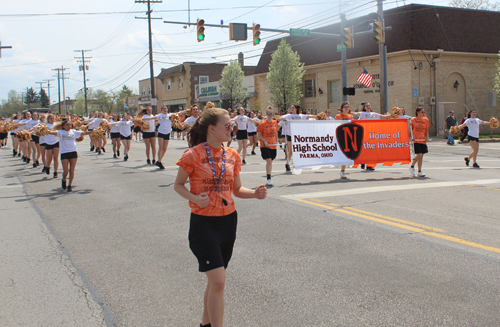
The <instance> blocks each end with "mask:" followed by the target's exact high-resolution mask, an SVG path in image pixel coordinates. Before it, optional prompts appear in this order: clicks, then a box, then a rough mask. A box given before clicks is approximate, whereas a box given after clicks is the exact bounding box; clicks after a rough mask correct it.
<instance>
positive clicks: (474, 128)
mask: <svg viewBox="0 0 500 327" xmlns="http://www.w3.org/2000/svg"><path fill="white" fill-rule="evenodd" d="M469 115H470V118H468V119H467V120H466V121H465V122H464V123H463V124H461V125H459V126H458V128H460V129H462V128H464V127H466V126H467V127H468V128H469V130H468V133H469V134H468V136H467V138H468V139H469V144H470V147H471V148H472V152H471V154H469V156H468V157H465V158H464V160H465V165H466V166H469V162H470V160H471V159H472V161H473V165H472V167H474V168H479V165H478V164H477V162H476V158H477V154H478V152H479V126H480V125H490V124H491V123H490V122H489V121H482V120H481V119H479V118H476V117H477V111H476V109H472V110H471V111H470V112H469Z"/></svg>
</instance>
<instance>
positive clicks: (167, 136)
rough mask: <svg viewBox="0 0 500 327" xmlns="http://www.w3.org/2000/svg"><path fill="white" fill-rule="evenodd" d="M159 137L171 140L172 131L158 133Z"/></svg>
mask: <svg viewBox="0 0 500 327" xmlns="http://www.w3.org/2000/svg"><path fill="white" fill-rule="evenodd" d="M158 138H162V139H164V140H167V141H168V140H170V133H168V134H162V133H158Z"/></svg>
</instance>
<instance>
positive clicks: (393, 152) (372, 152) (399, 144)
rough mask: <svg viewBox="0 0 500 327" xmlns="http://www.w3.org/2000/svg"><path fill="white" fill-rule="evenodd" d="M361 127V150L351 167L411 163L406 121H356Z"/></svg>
mask: <svg viewBox="0 0 500 327" xmlns="http://www.w3.org/2000/svg"><path fill="white" fill-rule="evenodd" d="M353 123H355V124H357V125H360V126H362V127H363V140H362V142H363V143H362V149H361V152H360V154H359V156H358V157H357V158H356V159H355V161H354V163H355V165H354V166H353V167H354V168H356V167H357V165H358V164H367V165H370V166H372V167H373V166H375V164H378V163H383V164H384V166H391V165H393V164H394V163H398V162H399V163H401V164H408V163H410V161H411V142H410V136H409V132H408V120H407V119H375V120H357V121H355V122H353Z"/></svg>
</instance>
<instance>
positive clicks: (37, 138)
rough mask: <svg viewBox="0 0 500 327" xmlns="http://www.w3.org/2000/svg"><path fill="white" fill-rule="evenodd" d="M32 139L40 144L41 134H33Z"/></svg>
mask: <svg viewBox="0 0 500 327" xmlns="http://www.w3.org/2000/svg"><path fill="white" fill-rule="evenodd" d="M31 141H32V142H35V144H39V143H40V136H36V135H31Z"/></svg>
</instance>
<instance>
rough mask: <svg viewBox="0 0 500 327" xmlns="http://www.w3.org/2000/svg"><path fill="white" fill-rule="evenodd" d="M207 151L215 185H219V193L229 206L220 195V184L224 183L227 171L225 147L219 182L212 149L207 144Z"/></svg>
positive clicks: (225, 203)
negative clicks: (223, 178)
mask: <svg viewBox="0 0 500 327" xmlns="http://www.w3.org/2000/svg"><path fill="white" fill-rule="evenodd" d="M204 145H205V151H206V152H207V157H208V163H209V164H210V168H211V169H212V175H213V176H214V182H215V185H217V192H218V193H219V197H220V198H221V199H222V203H223V204H224V205H225V206H227V201H226V199H224V198H223V197H222V194H221V193H220V183H221V181H222V177H224V172H225V171H226V150H224V147H223V148H222V167H221V170H220V178H219V179H218V180H217V171H216V170H215V165H214V161H213V159H212V154H211V153H210V149H209V148H208V143H207V142H205V144H204Z"/></svg>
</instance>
